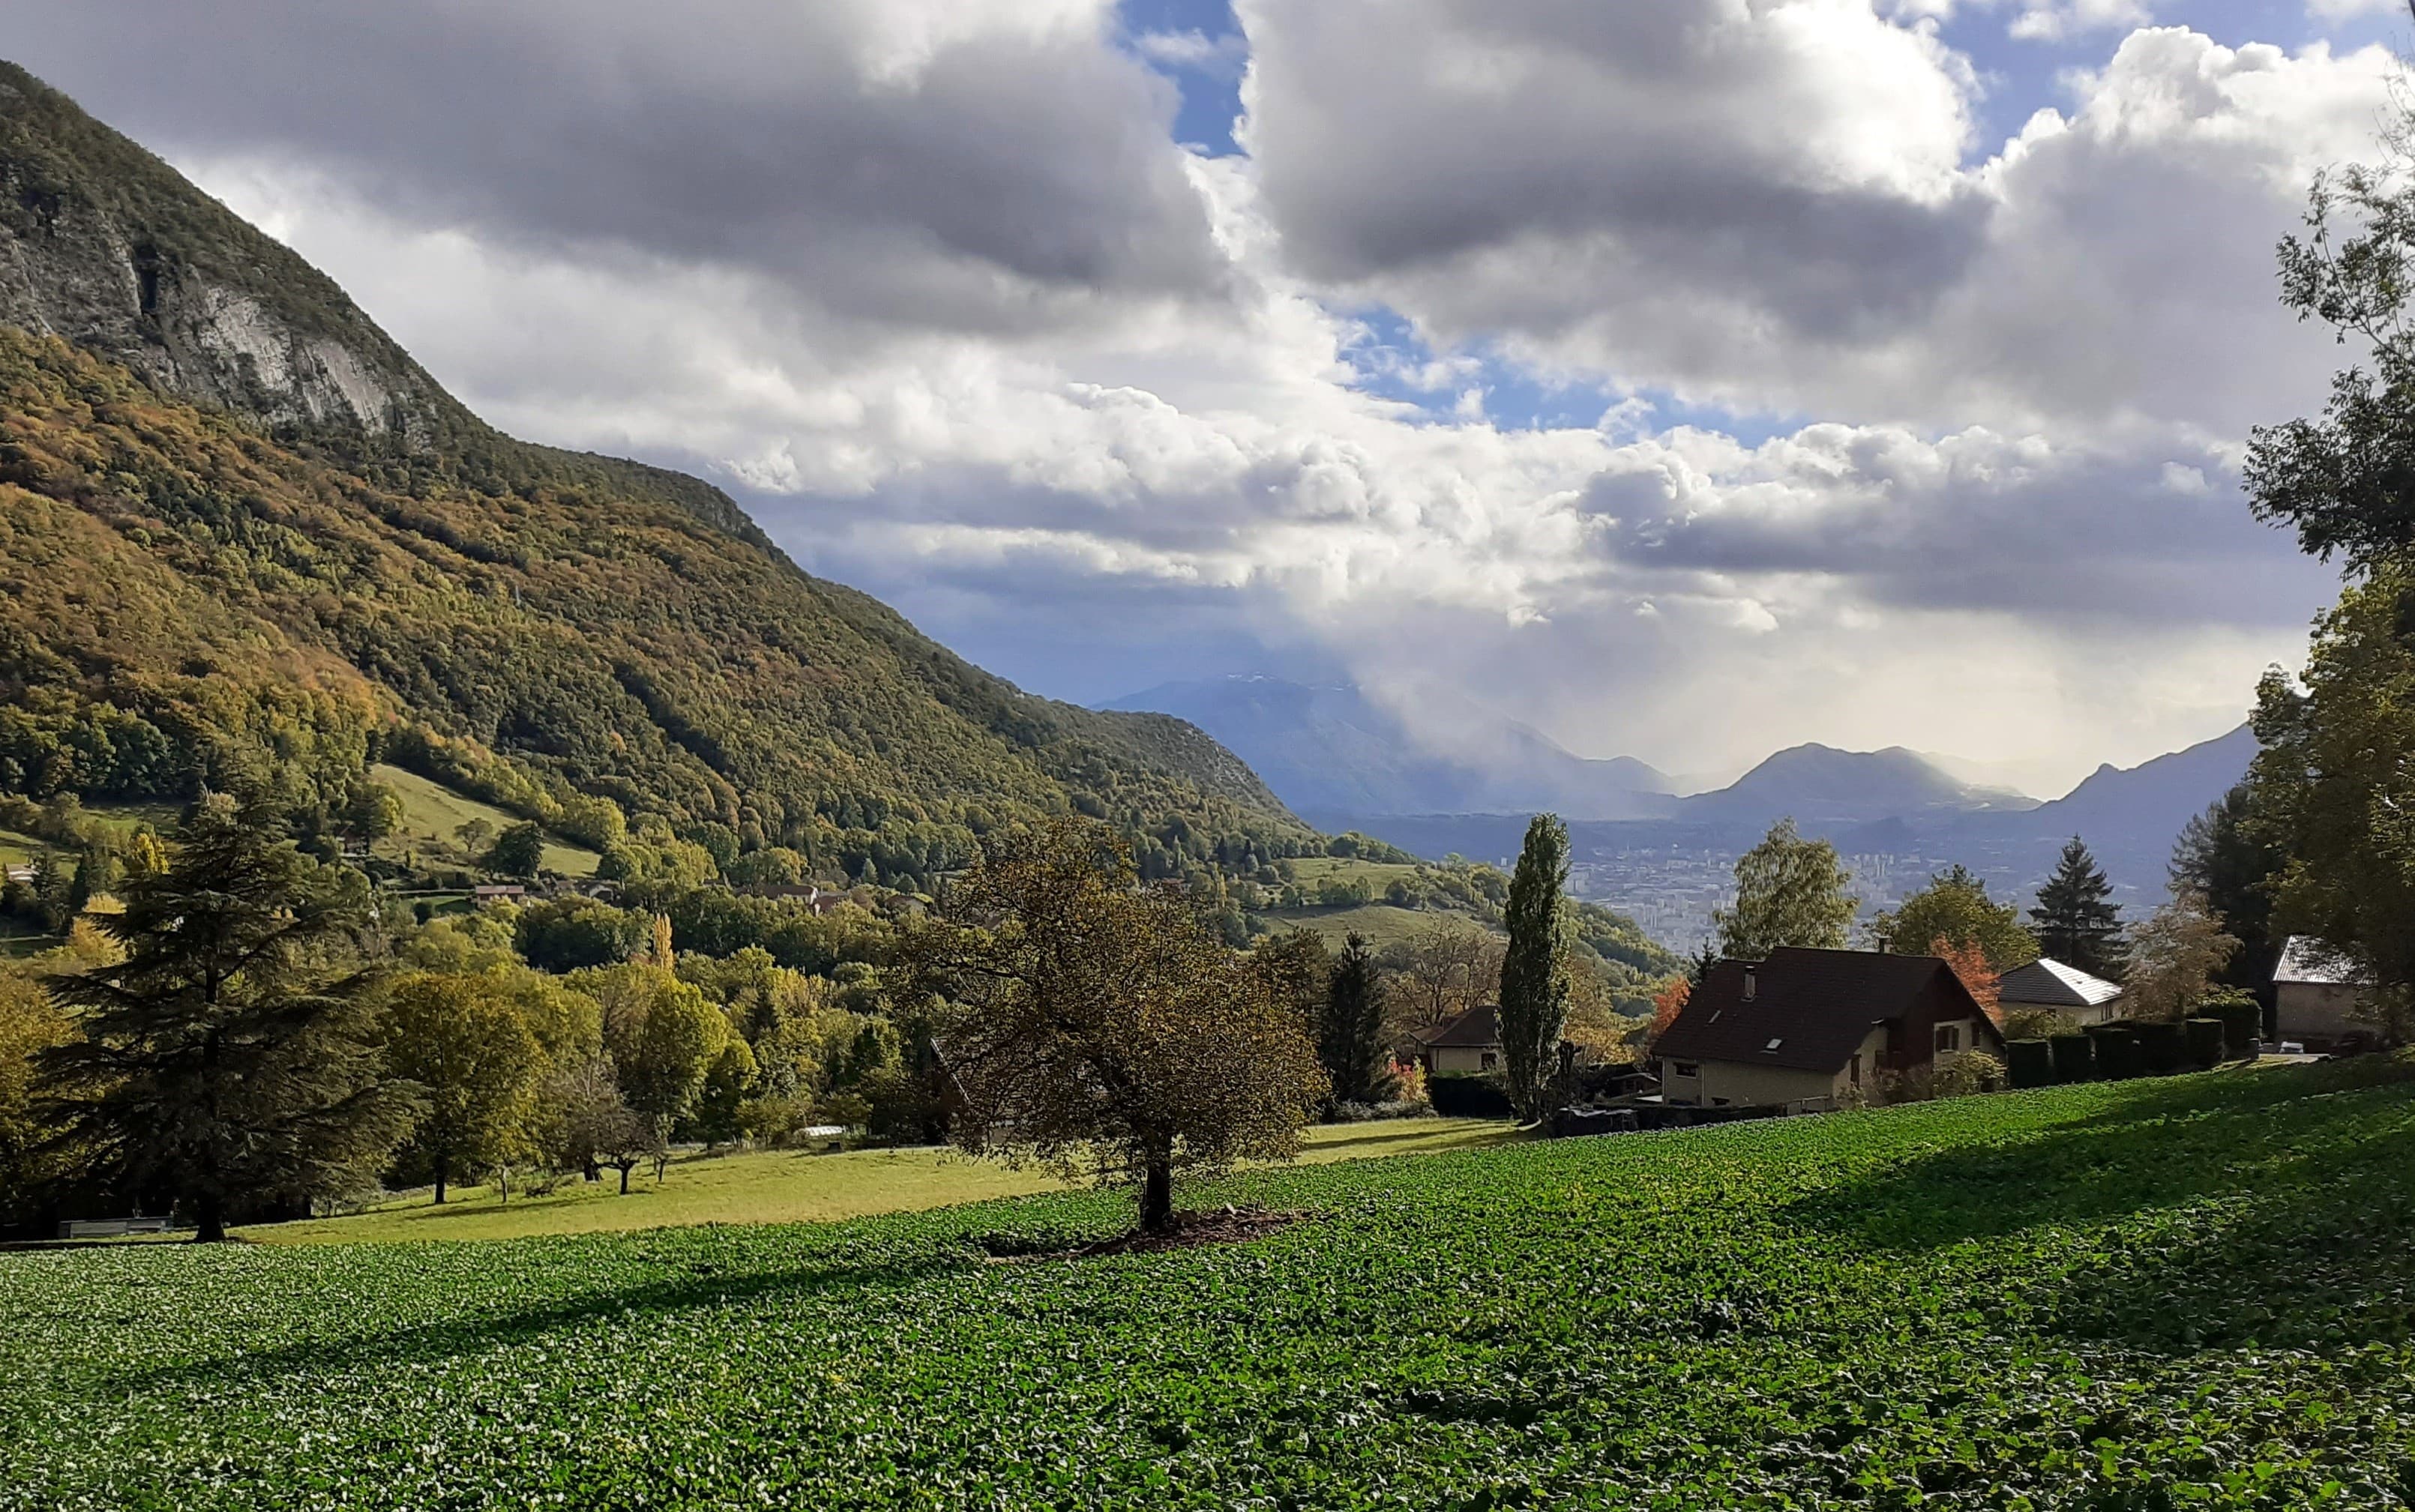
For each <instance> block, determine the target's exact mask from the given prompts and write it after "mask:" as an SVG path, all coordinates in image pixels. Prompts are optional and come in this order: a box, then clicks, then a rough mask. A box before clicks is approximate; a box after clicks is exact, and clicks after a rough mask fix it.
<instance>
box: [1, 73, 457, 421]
mask: <svg viewBox="0 0 2415 1512" xmlns="http://www.w3.org/2000/svg"><path fill="white" fill-rule="evenodd" d="M0 323H7V324H11V325H19V326H23V327H24V328H25V329H27V330H30V331H34V332H37V333H40V334H44V335H54V336H58V337H64V338H66V339H67V340H68V341H71V342H73V343H75V344H76V345H78V346H80V347H83V348H85V349H87V350H89V351H92V352H96V353H98V354H100V355H104V356H107V357H108V358H110V359H111V360H113V361H115V362H118V363H121V364H123V365H125V366H126V367H130V368H132V369H134V370H135V371H136V372H138V373H141V374H143V375H144V376H145V377H147V378H149V379H150V380H151V381H152V382H156V383H158V385H159V386H160V387H162V388H164V389H166V390H168V391H169V392H171V393H173V394H175V395H177V396H179V397H184V398H188V399H192V400H195V401H198V402H201V403H205V404H211V405H216V406H219V407H222V408H225V409H229V410H233V411H234V412H237V413H240V414H244V415H247V416H248V417H250V418H252V419H254V420H256V421H258V422H259V423H261V424H263V425H264V426H266V427H270V428H272V429H278V430H283V429H290V428H295V427H302V428H323V427H332V428H336V429H341V430H354V431H360V432H366V433H368V434H370V435H377V436H384V437H390V438H397V439H401V440H403V441H404V442H406V444H408V443H409V442H410V441H412V440H413V439H422V440H424V439H425V434H426V433H427V432H428V430H429V429H430V428H431V427H432V426H434V425H436V424H437V423H439V422H440V421H442V420H443V419H445V418H448V416H447V415H446V413H445V412H447V411H449V410H452V409H455V408H458V407H456V406H453V405H452V403H451V401H450V400H449V399H448V398H447V397H445V396H444V395H443V391H442V390H440V389H439V388H438V387H437V386H436V384H435V383H434V382H433V381H432V380H430V379H429V378H428V375H427V374H426V373H424V372H422V371H421V370H420V369H419V367H418V365H416V364H415V363H413V362H412V360H411V359H410V357H409V356H408V355H406V354H405V353H404V352H403V351H402V350H401V348H399V347H398V346H397V345H396V344H395V343H394V341H393V340H392V339H391V338H390V337H387V336H386V335H385V333H384V332H383V331H381V330H379V329H378V328H377V327H376V325H375V324H374V323H372V322H370V321H369V320H368V318H367V317H366V316H364V315H362V314H361V313H360V311H359V310H358V309H357V308H355V307H353V306H352V304H351V302H350V301H348V300H346V299H345V298H344V297H343V295H342V293H341V292H339V291H338V290H337V289H336V288H335V286H334V285H333V284H332V283H330V282H329V281H328V280H327V279H326V278H325V277H323V276H322V275H320V274H319V273H318V272H317V271H316V270H315V269H312V268H311V267H310V266H309V265H308V263H306V262H303V261H302V260H301V259H300V258H299V257H297V256H295V255H294V254H293V252H292V251H291V250H289V249H288V248H286V247H283V246H281V245H279V244H278V242H276V241H275V240H274V239H272V238H270V237H268V236H266V235H264V234H263V233H261V232H258V231H256V230H254V229H253V228H251V227H249V226H248V225H246V224H244V223H243V222H242V221H241V220H240V219H239V218H238V217H234V216H233V215H231V214H229V213H228V212H227V210H226V209H225V207H224V206H222V205H220V204H218V202H217V201H215V200H212V199H210V198H209V197H208V196H206V195H204V194H203V193H201V191H199V190H198V189H196V188H194V187H192V186H191V185H189V184H188V183H186V182H185V181H184V180H183V179H182V178H180V177H178V176H177V175H176V174H174V173H173V172H170V171H167V170H166V169H165V167H164V165H162V164H160V163H159V162H158V159H157V158H154V157H151V155H150V154H148V153H146V152H144V151H143V150H142V149H141V148H140V147H137V146H136V145H135V144H134V143H133V142H128V141H127V140H126V139H125V138H124V137H121V136H119V135H118V134H117V133H116V132H114V131H112V130H110V129H109V128H108V127H104V126H102V125H100V124H99V123H98V122H97V121H94V120H93V119H92V118H91V117H89V116H87V115H85V114H84V113H83V112H82V111H81V110H79V109H78V108H77V107H76V106H75V105H74V103H73V102H72V101H70V100H68V99H67V97H65V96H63V95H60V94H59V93H58V92H56V91H55V90H52V89H51V88H49V87H48V86H47V85H45V84H43V83H42V82H39V81H38V80H36V79H35V78H33V77H32V76H31V75H30V74H27V73H25V72H24V71H23V69H20V68H17V67H14V66H11V65H7V64H0Z"/></svg>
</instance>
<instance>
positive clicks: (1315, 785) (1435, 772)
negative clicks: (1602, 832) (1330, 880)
mask: <svg viewBox="0 0 2415 1512" xmlns="http://www.w3.org/2000/svg"><path fill="white" fill-rule="evenodd" d="M1102 710H1103V711H1113V712H1147V713H1159V714H1172V715H1174V716H1176V717H1177V718H1179V719H1185V720H1188V721H1190V722H1191V723H1192V724H1193V725H1195V726H1198V727H1199V728H1200V729H1202V730H1204V731H1207V732H1208V733H1209V734H1210V735H1212V736H1213V737H1214V739H1215V740H1216V741H1219V742H1221V743H1222V745H1223V746H1225V748H1227V749H1228V750H1230V751H1232V752H1233V754H1234V755H1236V756H1239V757H1240V758H1241V759H1242V760H1243V761H1245V762H1247V763H1249V765H1250V768H1251V770H1252V771H1255V772H1256V773H1257V774H1258V775H1259V776H1260V777H1261V778H1263V779H1265V781H1266V783H1267V786H1269V787H1271V788H1273V789H1274V790H1275V792H1276V793H1278V794H1280V795H1282V799H1283V801H1284V802H1285V803H1287V804H1289V805H1290V806H1291V808H1292V809H1293V811H1294V812H1296V813H1299V814H1303V815H1304V814H1307V813H1309V812H1311V811H1316V812H1323V813H1331V814H1346V815H1364V814H1387V815H1389V814H1513V813H1514V814H1527V813H1532V812H1535V811H1536V810H1538V809H1549V810H1551V811H1553V812H1554V813H1557V814H1560V815H1562V816H1565V817H1568V818H1571V819H1640V818H1651V817H1658V816H1664V815H1666V814H1668V813H1670V812H1671V811H1672V805H1673V803H1674V801H1675V800H1673V799H1672V798H1671V797H1670V796H1669V791H1670V782H1669V779H1668V778H1667V777H1665V776H1663V775H1662V774H1661V773H1660V772H1658V771H1654V770H1653V769H1652V768H1650V767H1648V766H1646V765H1644V764H1643V762H1641V761H1638V760H1636V759H1635V758H1633V757H1632V756H1613V757H1611V758H1609V759H1608V760H1598V761H1597V760H1588V759H1586V758H1585V757H1583V756H1576V755H1573V754H1571V753H1570V752H1568V750H1566V749H1564V748H1562V747H1561V746H1560V745H1558V744H1557V743H1555V742H1554V741H1552V739H1551V738H1550V737H1548V736H1546V735H1544V734H1543V733H1542V732H1541V731H1539V730H1536V729H1533V728H1530V727H1529V726H1524V725H1520V724H1516V723H1505V722H1503V721H1501V720H1498V719H1495V718H1490V717H1486V716H1485V715H1484V714H1483V713H1482V712H1481V711H1477V710H1473V709H1471V710H1468V711H1449V712H1450V713H1451V714H1452V715H1454V716H1457V715H1459V714H1461V713H1462V712H1463V713H1464V717H1453V718H1451V719H1449V720H1448V721H1446V723H1448V724H1450V725H1452V726H1455V728H1456V729H1457V731H1458V733H1457V735H1456V736H1455V737H1454V739H1453V740H1452V741H1451V742H1450V747H1449V748H1448V749H1445V748H1444V747H1443V746H1441V745H1440V744H1438V743H1437V742H1436V741H1433V739H1432V738H1430V737H1421V736H1419V735H1418V734H1416V733H1414V732H1412V731H1411V729H1410V728H1409V726H1408V725H1407V724H1406V723H1405V722H1404V721H1403V720H1402V719H1401V717H1400V716H1399V715H1397V714H1395V713H1393V712H1392V711H1390V710H1388V709H1385V708H1383V707H1382V706H1381V705H1379V704H1377V703H1375V702H1374V701H1373V700H1372V699H1370V698H1368V697H1367V696H1365V694H1363V693H1362V692H1360V691H1359V689H1357V687H1355V686H1353V685H1352V684H1350V683H1346V682H1332V683H1319V684H1307V683H1300V682H1288V681H1283V680H1282V679H1280V678H1271V677H1226V678H1211V679H1207V680H1203V681H1192V682H1168V683H1165V684H1163V685H1162V686H1159V687H1154V688H1151V689H1149V690H1148V691H1147V692H1146V693H1136V694H1133V695H1132V696H1130V697H1128V698H1118V699H1117V700H1115V701H1114V702H1113V703H1109V704H1105V705H1102Z"/></svg>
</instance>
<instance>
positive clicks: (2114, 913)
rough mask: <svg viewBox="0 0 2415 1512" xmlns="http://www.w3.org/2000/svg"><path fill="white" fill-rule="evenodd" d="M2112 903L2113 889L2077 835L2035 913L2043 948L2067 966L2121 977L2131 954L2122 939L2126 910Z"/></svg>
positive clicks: (2048, 881)
mask: <svg viewBox="0 0 2415 1512" xmlns="http://www.w3.org/2000/svg"><path fill="white" fill-rule="evenodd" d="M2112 897H2113V885H2112V884H2111V883H2109V882H2108V881H2106V880H2105V873H2104V871H2103V869H2102V868H2100V867H2099V866H2098V865H2097V864H2096V858H2095V857H2093V856H2091V855H2090V854H2089V853H2088V846H2087V844H2086V843H2085V842H2084V841H2082V840H2081V839H2080V838H2079V837H2078V835H2073V836H2072V837H2071V840H2070V842H2069V843H2068V844H2066V845H2065V846H2063V858H2062V860H2060V861H2057V862H2056V863H2055V868H2054V875H2053V876H2049V877H2048V878H2047V879H2046V885H2045V886H2044V887H2041V888H2039V889H2038V894H2037V906H2036V907H2034V908H2032V909H2031V910H2030V922H2031V924H2033V926H2035V927H2034V931H2033V932H2034V933H2035V934H2036V936H2037V940H2038V948H2039V949H2040V950H2042V951H2045V952H2046V953H2047V954H2048V956H2051V957H2052V958H2053V959H2055V960H2057V961H2061V962H2062V963H2063V964H2064V965H2065V966H2078V968H2079V969H2080V970H2082V971H2092V972H2094V973H2095V974H2096V975H2098V976H2100V977H2119V976H2120V975H2121V974H2122V967H2123V962H2124V960H2125V958H2126V957H2127V955H2128V949H2127V947H2126V946H2125V945H2124V944H2123V939H2122V906H2121V905H2120V904H2117V903H2115V902H2113V901H2112Z"/></svg>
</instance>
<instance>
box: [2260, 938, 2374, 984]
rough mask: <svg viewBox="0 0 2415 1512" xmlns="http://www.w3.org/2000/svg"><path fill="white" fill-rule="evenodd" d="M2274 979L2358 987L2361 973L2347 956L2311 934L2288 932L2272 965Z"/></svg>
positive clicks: (2362, 978) (2277, 980)
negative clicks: (2278, 958) (2289, 934)
mask: <svg viewBox="0 0 2415 1512" xmlns="http://www.w3.org/2000/svg"><path fill="white" fill-rule="evenodd" d="M2273 981H2276V982H2301V983H2304V984H2306V985H2308V986H2315V987H2355V986H2362V985H2363V981H2364V977H2363V973H2361V972H2359V971H2358V970H2357V969H2356V966H2355V965H2354V964H2353V963H2352V962H2350V961H2349V960H2348V957H2346V956H2344V955H2342V954H2340V953H2339V952H2338V951H2334V950H2333V949H2332V948H2331V946H2330V945H2328V944H2326V943H2325V942H2323V941H2321V940H2318V939H2317V938H2315V936H2312V935H2292V936H2289V943H2288V944H2287V945H2285V946H2283V947H2281V961H2280V964H2279V965H2278V966H2274V967H2273Z"/></svg>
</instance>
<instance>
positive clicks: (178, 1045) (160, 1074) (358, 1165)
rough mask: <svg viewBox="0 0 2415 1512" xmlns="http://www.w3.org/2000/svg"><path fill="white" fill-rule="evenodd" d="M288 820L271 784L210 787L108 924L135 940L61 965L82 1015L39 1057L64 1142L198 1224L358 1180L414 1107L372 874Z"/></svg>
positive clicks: (66, 992)
mask: <svg viewBox="0 0 2415 1512" xmlns="http://www.w3.org/2000/svg"><path fill="white" fill-rule="evenodd" d="M282 829H283V826H282V825H281V824H280V823H279V822H278V817H277V816H276V815H275V814H273V813H272V812H270V811H269V810H268V809H267V808H266V806H265V805H264V804H263V803H261V802H259V801H253V802H250V803H248V804H243V805H238V804H237V803H236V802H235V801H233V800H232V799H229V798H226V797H223V796H207V797H204V798H203V800H202V801H200V802H198V803H197V804H195V805H194V807H193V810H192V812H191V813H190V814H188V816H187V817H186V820H185V823H184V825H183V827H182V829H181V831H180V832H179V834H178V837H177V845H176V849H175V853H174V856H173V859H172V860H171V861H170V862H169V865H168V868H167V870H166V871H164V872H159V873H154V874H149V875H143V876H134V877H131V878H129V879H128V883H127V887H126V896H125V904H126V911H125V912H124V913H123V914H121V915H118V916H117V917H115V918H113V919H112V920H110V921H108V923H107V928H108V930H109V933H110V934H111V935H112V936H115V937H116V938H117V940H119V941H120V942H121V943H122V944H123V945H124V946H125V948H126V951H127V957H126V959H125V960H124V961H122V962H119V963H117V964H115V965H111V966H100V967H98V968H96V969H94V970H91V971H88V972H84V973H82V974H79V975H69V976H61V977H57V978H54V979H52V982H51V990H52V993H53V994H54V995H55V996H57V997H58V998H59V999H60V1000H61V1001H62V1002H64V1003H66V1004H67V1005H68V1006H69V1008H70V1009H72V1010H75V1011H76V1012H77V1013H78V1016H79V1019H80V1026H81V1028H82V1035H81V1037H80V1038H79V1039H77V1040H74V1041H73V1042H71V1043H69V1044H66V1045H62V1046H59V1047H58V1048H56V1049H54V1050H52V1051H50V1052H48V1053H46V1054H45V1055H44V1056H43V1058H42V1067H43V1070H44V1072H45V1077H46V1080H47V1081H48V1082H49V1084H50V1085H52V1088H53V1089H54V1094H53V1095H54V1097H55V1098H56V1099H57V1103H56V1106H57V1109H58V1112H59V1114H60V1115H61V1117H62V1120H63V1123H64V1126H65V1130H66V1134H65V1138H66V1140H67V1142H68V1144H69V1145H71V1147H73V1148H75V1149H77V1150H78V1151H79V1152H80V1153H81V1154H82V1157H83V1158H84V1159H85V1160H89V1161H90V1162H91V1163H92V1165H93V1166H94V1168H95V1169H94V1174H95V1175H98V1176H100V1177H101V1178H102V1179H103V1180H104V1181H105V1182H106V1183H107V1184H109V1185H110V1186H112V1187H113V1188H114V1189H116V1190H120V1191H122V1192H124V1193H126V1194H127V1195H128V1196H129V1197H131V1198H134V1199H135V1200H137V1201H143V1200H156V1199H158V1198H166V1199H168V1200H170V1201H172V1202H173V1203H175V1204H176V1205H179V1206H181V1207H183V1208H185V1209H186V1210H187V1211H188V1212H189V1213H190V1214H191V1215H192V1217H193V1219H194V1221H195V1223H196V1224H197V1226H198V1230H199V1232H198V1233H197V1234H196V1235H195V1237H197V1238H199V1239H203V1240H214V1239H223V1238H225V1237H226V1226H227V1224H228V1222H229V1221H230V1220H233V1218H235V1217H237V1216H239V1215H241V1214H242V1213H243V1212H244V1211H245V1210H246V1209H247V1208H254V1207H258V1206H261V1205H267V1204H271V1203H280V1202H281V1203H287V1204H307V1203H308V1201H309V1200H310V1199H312V1198H315V1197H321V1196H326V1195H331V1194H334V1193H337V1192H339V1191H342V1190H349V1189H351V1188H353V1187H355V1186H357V1185H359V1184H361V1183H362V1182H363V1181H365V1180H366V1179H367V1178H368V1176H369V1175H371V1174H372V1173H373V1172H374V1170H375V1169H376V1167H377V1166H378V1165H379V1164H380V1163H381V1162H383V1160H384V1159H385V1156H386V1154H387V1152H388V1151H389V1150H391V1149H392V1148H393V1147H394V1145H396V1143H397V1142H398V1140H399V1139H400V1138H401V1137H402V1135H403V1133H404V1132H405V1131H406V1130H408V1129H409V1127H410V1123H411V1119H412V1117H413V1115H415V1114H416V1112H417V1111H418V1099H417V1096H416V1089H415V1088H413V1086H412V1085H410V1084H408V1083H401V1082H395V1083H388V1082H385V1081H384V1080H383V1075H382V1070H383V1068H382V1065H381V1058H380V1055H379V1051H378V1048H377V1045H376V1044H375V1042H374V1040H373V1034H374V1027H375V1025H374V1011H373V1009H372V1007H371V1004H370V1000H369V993H368V989H369V987H370V985H371V984H372V982H373V981H374V980H375V977H376V974H377V966H376V964H375V963H374V962H373V961H371V960H370V959H369V958H368V956H367V954H366V953H365V951H364V950H363V948H362V945H363V937H364V936H365V935H366V932H367V930H368V921H369V891H368V881H367V879H366V878H364V877H363V876H361V875H360V874H359V873H357V872H352V871H347V870H343V869H340V868H337V867H331V866H325V865H322V864H320V863H319V862H317V861H312V860H311V859H310V858H309V857H308V856H305V855H303V854H302V853H301V852H300V851H299V850H297V849H296V848H295V847H294V846H293V844H292V843H291V842H289V841H286V840H284V839H282V838H279V836H280V834H281V831H282Z"/></svg>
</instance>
